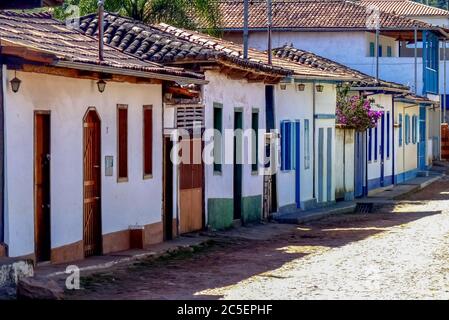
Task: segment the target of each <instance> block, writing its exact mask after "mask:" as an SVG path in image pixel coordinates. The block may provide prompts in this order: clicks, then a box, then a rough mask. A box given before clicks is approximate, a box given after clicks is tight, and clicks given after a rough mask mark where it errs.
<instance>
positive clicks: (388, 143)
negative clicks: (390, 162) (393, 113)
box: [387, 112, 390, 158]
mask: <svg viewBox="0 0 449 320" xmlns="http://www.w3.org/2000/svg"><path fill="white" fill-rule="evenodd" d="M389 157H390V112H387V158H389Z"/></svg>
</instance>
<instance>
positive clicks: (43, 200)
mask: <svg viewBox="0 0 449 320" xmlns="http://www.w3.org/2000/svg"><path fill="white" fill-rule="evenodd" d="M34 130H35V132H34V137H35V144H34V192H35V195H34V201H35V204H34V208H35V209H34V210H35V255H36V261H37V262H42V261H49V260H50V258H51V229H50V160H51V158H50V151H51V150H50V114H49V113H36V114H35V118H34Z"/></svg>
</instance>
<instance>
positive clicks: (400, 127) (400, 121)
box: [399, 113, 404, 147]
mask: <svg viewBox="0 0 449 320" xmlns="http://www.w3.org/2000/svg"><path fill="white" fill-rule="evenodd" d="M403 135H404V133H403V129H402V113H400V114H399V146H400V147H402V140H403Z"/></svg>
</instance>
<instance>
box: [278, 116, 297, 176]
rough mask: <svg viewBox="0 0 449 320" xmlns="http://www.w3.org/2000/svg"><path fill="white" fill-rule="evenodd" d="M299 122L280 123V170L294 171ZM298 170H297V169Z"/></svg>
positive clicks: (287, 121)
mask: <svg viewBox="0 0 449 320" xmlns="http://www.w3.org/2000/svg"><path fill="white" fill-rule="evenodd" d="M299 136H300V134H299V121H294V122H293V121H289V120H286V121H282V122H281V170H282V171H292V170H296V160H297V158H296V156H297V146H298V144H299V143H298V141H297V139H299ZM298 169H299V168H298Z"/></svg>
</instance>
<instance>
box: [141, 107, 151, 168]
mask: <svg viewBox="0 0 449 320" xmlns="http://www.w3.org/2000/svg"><path fill="white" fill-rule="evenodd" d="M143 108H144V109H143V143H144V145H143V149H144V150H143V152H144V159H143V161H144V175H145V176H149V175H152V174H153V108H152V107H151V106H144V107H143Z"/></svg>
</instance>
